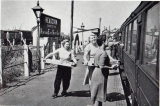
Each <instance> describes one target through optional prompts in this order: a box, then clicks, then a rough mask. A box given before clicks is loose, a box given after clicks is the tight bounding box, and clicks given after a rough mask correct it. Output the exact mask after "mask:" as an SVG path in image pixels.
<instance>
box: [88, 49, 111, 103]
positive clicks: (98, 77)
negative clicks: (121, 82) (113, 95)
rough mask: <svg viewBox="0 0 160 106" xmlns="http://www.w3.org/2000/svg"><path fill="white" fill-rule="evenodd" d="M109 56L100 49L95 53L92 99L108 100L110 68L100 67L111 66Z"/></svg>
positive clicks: (93, 100)
mask: <svg viewBox="0 0 160 106" xmlns="http://www.w3.org/2000/svg"><path fill="white" fill-rule="evenodd" d="M109 62H110V59H109V56H108V55H107V53H106V52H105V51H103V50H102V49H99V50H98V51H97V52H96V54H95V66H96V67H95V69H94V71H93V74H92V79H91V101H92V102H93V103H94V102H95V101H101V102H105V101H106V92H107V80H108V75H109V69H108V68H102V69H101V68H100V67H99V66H105V65H106V66H110V63H109Z"/></svg>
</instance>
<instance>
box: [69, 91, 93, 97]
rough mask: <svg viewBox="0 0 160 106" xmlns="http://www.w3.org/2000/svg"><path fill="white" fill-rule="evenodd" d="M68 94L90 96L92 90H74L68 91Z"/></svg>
mask: <svg viewBox="0 0 160 106" xmlns="http://www.w3.org/2000/svg"><path fill="white" fill-rule="evenodd" d="M67 96H76V97H90V91H89V90H84V91H72V92H68V94H67Z"/></svg>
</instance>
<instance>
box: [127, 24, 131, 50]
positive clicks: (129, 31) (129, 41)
mask: <svg viewBox="0 0 160 106" xmlns="http://www.w3.org/2000/svg"><path fill="white" fill-rule="evenodd" d="M127 43H128V44H127V51H128V53H130V43H131V24H129V29H128V42H127Z"/></svg>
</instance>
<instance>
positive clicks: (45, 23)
mask: <svg viewBox="0 0 160 106" xmlns="http://www.w3.org/2000/svg"><path fill="white" fill-rule="evenodd" d="M60 29H61V20H60V19H58V18H55V17H52V16H49V15H46V14H44V13H42V14H41V17H40V37H60Z"/></svg>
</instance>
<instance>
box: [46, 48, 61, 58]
mask: <svg viewBox="0 0 160 106" xmlns="http://www.w3.org/2000/svg"><path fill="white" fill-rule="evenodd" d="M58 52H59V49H57V50H55V51H54V52H52V53H49V54H48V55H47V56H46V57H45V58H44V59H47V58H49V57H51V56H53V55H55V54H56V53H58Z"/></svg>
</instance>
